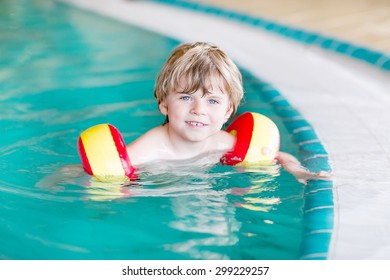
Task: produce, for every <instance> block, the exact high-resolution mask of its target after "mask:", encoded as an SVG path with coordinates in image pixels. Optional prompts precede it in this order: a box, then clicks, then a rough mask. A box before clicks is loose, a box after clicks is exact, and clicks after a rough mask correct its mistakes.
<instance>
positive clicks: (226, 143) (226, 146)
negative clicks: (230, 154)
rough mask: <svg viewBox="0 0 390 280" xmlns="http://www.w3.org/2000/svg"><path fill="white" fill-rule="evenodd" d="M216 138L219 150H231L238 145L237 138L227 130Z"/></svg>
mask: <svg viewBox="0 0 390 280" xmlns="http://www.w3.org/2000/svg"><path fill="white" fill-rule="evenodd" d="M214 137H215V138H214V139H213V142H214V143H217V149H218V150H231V149H233V147H234V145H235V144H236V137H235V136H233V135H232V134H230V133H229V132H226V131H225V130H221V131H219V132H218V133H217V134H216V135H215V136H214Z"/></svg>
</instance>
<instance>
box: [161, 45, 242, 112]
mask: <svg viewBox="0 0 390 280" xmlns="http://www.w3.org/2000/svg"><path fill="white" fill-rule="evenodd" d="M213 75H217V76H218V77H219V78H220V80H221V81H222V88H221V90H222V92H223V93H225V94H227V95H228V96H229V101H230V106H231V107H232V109H233V113H232V115H231V116H233V115H234V114H235V113H236V112H237V107H238V105H239V104H240V102H241V99H242V98H243V95H244V90H243V87H242V76H241V73H240V71H239V70H238V67H237V66H236V65H235V64H234V62H233V61H232V60H231V59H230V58H229V57H228V56H227V54H226V53H225V52H224V51H222V50H221V49H220V48H219V47H217V46H216V45H214V44H211V43H206V42H196V43H184V44H181V45H179V46H178V47H176V48H175V49H174V50H173V52H172V53H171V55H170V56H169V58H168V59H167V61H166V62H165V64H164V65H163V67H162V69H161V71H160V73H159V74H158V77H157V80H156V84H155V87H154V96H155V97H156V99H157V102H158V104H160V103H161V102H163V101H164V100H165V98H166V97H167V96H168V95H169V94H171V93H173V92H175V91H176V90H177V89H178V87H179V85H180V82H181V81H182V80H183V79H184V81H185V82H184V84H185V87H184V89H182V88H180V91H182V92H188V93H192V92H195V91H197V90H198V89H202V90H203V92H204V94H206V93H207V92H208V85H209V83H210V78H211V77H212V76H213Z"/></svg>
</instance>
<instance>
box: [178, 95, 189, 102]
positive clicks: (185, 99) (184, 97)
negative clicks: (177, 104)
mask: <svg viewBox="0 0 390 280" xmlns="http://www.w3.org/2000/svg"><path fill="white" fill-rule="evenodd" d="M180 99H182V100H184V101H190V100H191V97H190V96H188V95H184V96H182V97H180Z"/></svg>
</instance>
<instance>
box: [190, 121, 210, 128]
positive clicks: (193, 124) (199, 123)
mask: <svg viewBox="0 0 390 280" xmlns="http://www.w3.org/2000/svg"><path fill="white" fill-rule="evenodd" d="M186 124H189V125H190V126H199V127H202V126H207V124H205V123H201V122H192V121H191V122H186Z"/></svg>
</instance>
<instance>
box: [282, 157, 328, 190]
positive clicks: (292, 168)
mask: <svg viewBox="0 0 390 280" xmlns="http://www.w3.org/2000/svg"><path fill="white" fill-rule="evenodd" d="M276 159H277V160H278V162H279V163H280V164H281V165H282V166H283V168H284V169H285V170H286V171H287V172H289V173H291V174H292V175H294V176H295V178H297V180H298V181H299V182H301V183H306V180H311V179H315V180H330V179H331V177H332V176H331V174H330V173H328V172H324V171H321V172H317V173H313V172H310V171H309V170H307V169H306V168H305V167H303V166H302V165H301V163H300V162H299V160H298V159H297V158H296V157H294V156H293V155H291V154H288V153H284V152H279V154H278V157H277V158H276Z"/></svg>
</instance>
